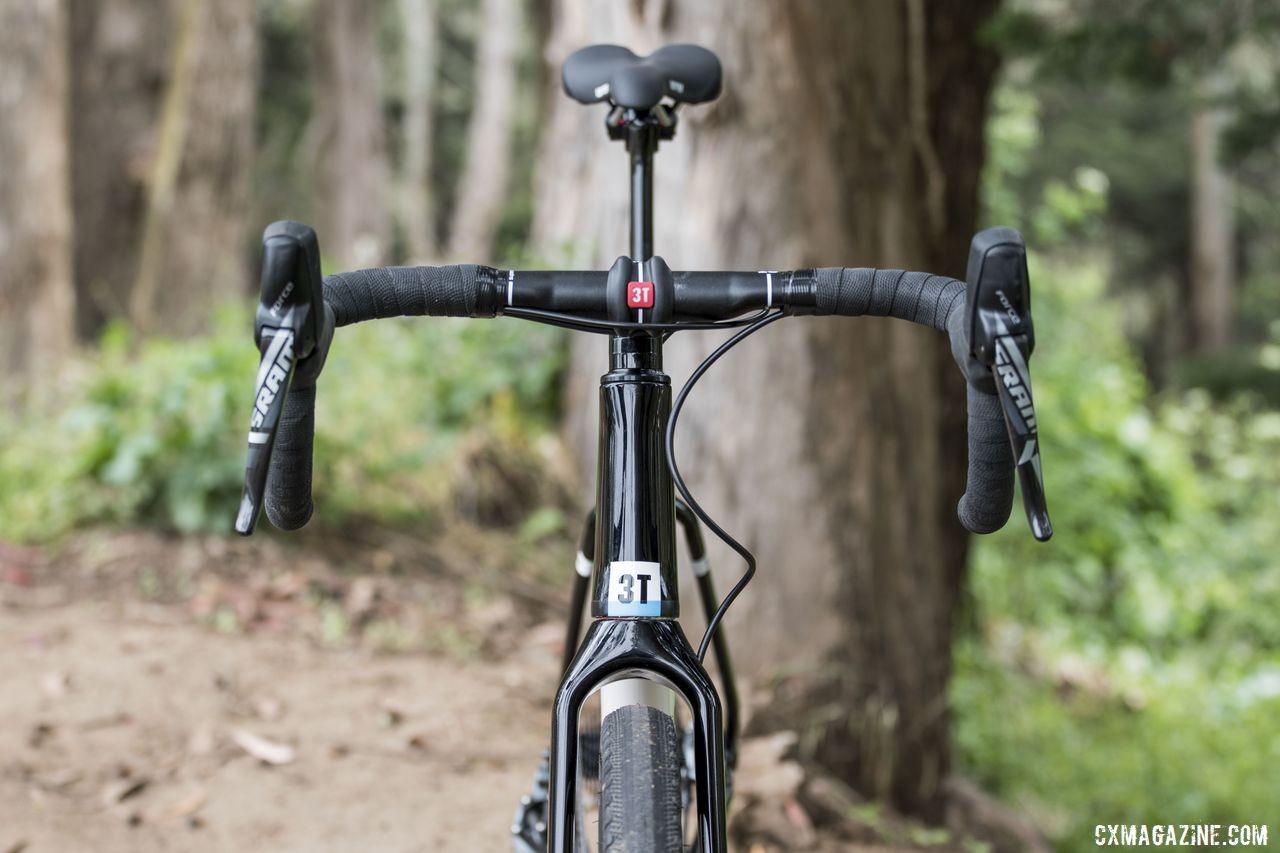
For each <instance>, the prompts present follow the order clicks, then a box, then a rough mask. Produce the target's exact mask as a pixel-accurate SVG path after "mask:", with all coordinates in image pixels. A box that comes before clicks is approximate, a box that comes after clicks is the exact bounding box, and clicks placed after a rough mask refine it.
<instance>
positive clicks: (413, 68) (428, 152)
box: [400, 0, 438, 262]
mask: <svg viewBox="0 0 1280 853" xmlns="http://www.w3.org/2000/svg"><path fill="white" fill-rule="evenodd" d="M437 11H438V10H437V8H436V3H435V0H401V2H400V17H401V26H402V27H403V28H404V64H405V82H404V87H405V91H404V139H403V152H402V157H403V166H402V169H401V180H400V193H401V197H400V212H401V224H402V226H403V228H404V234H405V244H406V246H407V248H408V251H409V259H410V260H411V261H418V262H426V261H428V260H430V259H432V258H434V257H435V255H436V218H435V204H434V203H433V201H434V199H433V197H432V188H431V160H432V144H431V140H432V132H433V128H432V125H433V122H432V113H433V108H434V105H435V82H436V63H437V48H436V40H437V33H436V30H437V20H436V15H437Z"/></svg>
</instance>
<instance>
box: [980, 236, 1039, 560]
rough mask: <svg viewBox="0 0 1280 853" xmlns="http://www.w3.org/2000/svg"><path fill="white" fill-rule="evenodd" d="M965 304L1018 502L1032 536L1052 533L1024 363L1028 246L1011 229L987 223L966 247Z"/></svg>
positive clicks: (1030, 344)
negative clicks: (992, 391)
mask: <svg viewBox="0 0 1280 853" xmlns="http://www.w3.org/2000/svg"><path fill="white" fill-rule="evenodd" d="M966 283H967V285H968V289H967V293H966V307H967V308H968V322H969V324H970V325H969V332H970V336H969V340H970V341H971V347H972V354H973V357H974V358H975V359H976V360H977V361H978V362H980V363H981V364H984V365H986V366H987V367H989V368H990V369H991V370H992V372H993V374H994V378H995V384H996V390H997V393H998V394H999V396H1000V407H1001V409H1002V410H1003V412H1004V421H1005V426H1006V427H1008V430H1009V442H1010V444H1011V445H1012V447H1013V458H1014V463H1015V465H1016V467H1017V471H1018V481H1019V484H1020V485H1021V487H1022V504H1023V508H1024V509H1025V510H1026V512H1027V522H1028V523H1029V524H1030V525H1031V533H1032V534H1033V535H1034V536H1035V537H1036V539H1038V540H1040V541H1041V542H1044V541H1046V540H1048V538H1049V537H1050V536H1052V535H1053V525H1052V524H1050V522H1049V509H1048V507H1047V506H1046V504H1045V494H1044V475H1043V473H1042V471H1041V466H1040V437H1039V432H1038V431H1037V429H1036V410H1035V405H1034V403H1033V402H1032V397H1031V371H1030V369H1029V368H1028V366H1027V362H1028V361H1029V360H1030V358H1031V352H1032V350H1033V349H1035V343H1036V338H1035V329H1034V328H1033V327H1032V324H1031V291H1030V286H1029V278H1028V275H1027V247H1026V244H1025V243H1024V242H1023V240H1022V235H1021V234H1019V233H1018V232H1017V231H1014V230H1013V229H1012V228H988V229H987V230H985V231H982V232H979V233H978V234H977V235H976V236H975V237H974V238H973V242H972V243H971V244H970V247H969V268H968V272H967V275H966Z"/></svg>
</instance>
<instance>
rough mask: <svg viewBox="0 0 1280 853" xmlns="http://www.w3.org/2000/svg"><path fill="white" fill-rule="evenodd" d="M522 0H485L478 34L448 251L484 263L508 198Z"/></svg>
mask: <svg viewBox="0 0 1280 853" xmlns="http://www.w3.org/2000/svg"><path fill="white" fill-rule="evenodd" d="M520 12H521V0H483V2H482V3H481V6H480V32H479V33H478V34H477V37H476V44H477V49H476V99H475V104H474V106H473V107H472V111H471V120H470V123H469V126H468V128H467V162H466V167H465V170H464V171H463V173H462V179H461V180H460V181H459V182H458V198H457V204H456V213H455V215H454V224H453V231H452V234H451V236H450V240H449V255H450V256H451V257H452V258H453V259H455V260H459V261H466V262H468V263H488V262H489V260H490V259H491V258H492V256H493V246H494V238H495V237H496V236H497V233H498V223H499V222H500V221H501V218H502V209H503V206H504V204H505V203H506V196H507V182H508V177H509V175H510V173H511V137H512V133H513V132H514V130H515V120H516V60H517V58H518V57H517V52H518V50H519V37H520V29H521V25H520V18H521V15H520Z"/></svg>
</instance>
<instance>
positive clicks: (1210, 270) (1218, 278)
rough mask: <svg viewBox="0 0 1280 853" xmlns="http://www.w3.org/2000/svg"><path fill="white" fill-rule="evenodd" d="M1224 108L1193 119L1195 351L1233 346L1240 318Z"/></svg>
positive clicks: (1209, 107) (1208, 106) (1205, 109)
mask: <svg viewBox="0 0 1280 853" xmlns="http://www.w3.org/2000/svg"><path fill="white" fill-rule="evenodd" d="M1229 121H1230V117H1229V115H1228V113H1227V111H1226V109H1225V108H1223V107H1221V106H1215V105H1213V104H1212V103H1205V104H1202V105H1200V106H1198V107H1197V108H1196V109H1195V111H1194V112H1193V113H1192V115H1191V269H1190V287H1191V311H1190V314H1191V317H1190V319H1191V330H1190V331H1191V348H1192V350H1193V351H1199V352H1213V351H1219V350H1222V349H1224V348H1225V347H1227V346H1228V345H1229V344H1230V343H1231V327H1232V321H1233V320H1234V314H1235V291H1236V281H1235V278H1236V263H1235V211H1234V204H1235V187H1234V185H1233V183H1232V178H1231V175H1230V174H1229V173H1228V172H1227V170H1226V169H1225V168H1224V167H1223V165H1222V163H1221V160H1220V158H1221V156H1222V151H1221V138H1222V131H1223V129H1224V128H1225V127H1226V126H1227V124H1228V122H1229Z"/></svg>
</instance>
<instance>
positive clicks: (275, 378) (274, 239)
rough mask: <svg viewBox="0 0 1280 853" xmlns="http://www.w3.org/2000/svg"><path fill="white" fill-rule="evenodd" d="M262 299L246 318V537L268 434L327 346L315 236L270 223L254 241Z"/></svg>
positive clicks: (241, 528)
mask: <svg viewBox="0 0 1280 853" xmlns="http://www.w3.org/2000/svg"><path fill="white" fill-rule="evenodd" d="M261 293H262V298H261V300H260V301H259V303H258V311H257V314H256V316H255V318H254V334H253V338H254V342H255V343H257V345H258V351H259V352H260V353H261V354H262V360H261V362H260V363H259V365H258V376H257V381H256V383H255V385H254V396H253V413H252V415H251V416H250V419H249V446H248V454H247V458H246V461H245V469H244V492H243V493H242V495H241V498H240V511H239V512H238V513H237V515H236V524H235V529H236V532H237V533H239V534H241V535H244V536H248V535H249V534H251V533H253V530H254V527H255V526H256V525H257V523H258V517H259V516H260V515H261V514H262V499H263V494H264V493H265V492H266V488H267V475H268V473H269V472H270V470H271V453H272V451H273V450H274V448H275V443H276V430H277V428H278V427H279V425H280V415H281V413H282V412H283V411H284V403H285V399H286V397H288V394H289V388H290V387H291V386H295V385H296V386H297V387H304V386H305V384H310V383H312V382H314V381H315V380H316V377H317V376H319V374H320V369H321V368H322V367H323V366H324V358H325V356H326V355H327V354H328V350H329V342H330V341H331V340H332V338H333V315H332V312H331V311H328V310H327V306H326V305H325V304H324V298H323V292H322V283H321V277H320V249H319V244H318V242H317V240H316V234H315V231H313V230H312V229H311V228H309V227H308V226H306V225H303V224H301V223H299V222H287V221H286V222H275V223H272V224H271V225H269V226H268V227H267V229H266V231H264V232H263V235H262V282H261Z"/></svg>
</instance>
